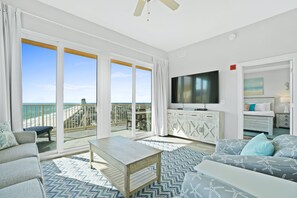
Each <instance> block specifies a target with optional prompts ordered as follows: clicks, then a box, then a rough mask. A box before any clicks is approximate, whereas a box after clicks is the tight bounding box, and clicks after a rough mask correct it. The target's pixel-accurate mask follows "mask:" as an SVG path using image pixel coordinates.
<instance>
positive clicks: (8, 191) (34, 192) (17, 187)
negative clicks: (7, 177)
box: [0, 179, 46, 198]
mask: <svg viewBox="0 0 297 198" xmlns="http://www.w3.org/2000/svg"><path fill="white" fill-rule="evenodd" d="M0 195H1V197H13V198H24V197H30V198H43V197H44V198H45V197H46V195H45V192H44V189H43V186H42V184H41V183H40V181H39V179H31V180H28V181H25V182H21V183H17V184H14V185H11V186H8V187H6V188H2V189H0Z"/></svg>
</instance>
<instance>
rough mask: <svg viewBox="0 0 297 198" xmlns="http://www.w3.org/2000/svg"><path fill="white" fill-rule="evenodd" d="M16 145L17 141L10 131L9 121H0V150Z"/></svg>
mask: <svg viewBox="0 0 297 198" xmlns="http://www.w3.org/2000/svg"><path fill="white" fill-rule="evenodd" d="M16 145H18V142H17V141H16V139H15V137H14V135H13V133H12V131H11V127H10V124H9V122H2V123H0V150H2V149H5V148H8V147H12V146H16Z"/></svg>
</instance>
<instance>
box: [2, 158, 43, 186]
mask: <svg viewBox="0 0 297 198" xmlns="http://www.w3.org/2000/svg"><path fill="white" fill-rule="evenodd" d="M0 173H1V179H0V189H1V188H4V187H7V186H10V185H13V184H17V183H20V182H24V181H27V180H30V179H34V178H38V179H40V181H42V172H41V167H40V164H39V160H38V158H37V157H29V158H23V159H19V160H15V161H11V162H7V163H3V164H0Z"/></svg>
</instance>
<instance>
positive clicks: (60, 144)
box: [21, 31, 102, 158]
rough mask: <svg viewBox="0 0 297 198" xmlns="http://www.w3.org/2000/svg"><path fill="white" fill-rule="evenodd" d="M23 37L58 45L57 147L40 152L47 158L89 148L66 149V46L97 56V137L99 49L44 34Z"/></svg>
mask: <svg viewBox="0 0 297 198" xmlns="http://www.w3.org/2000/svg"><path fill="white" fill-rule="evenodd" d="M21 38H22V39H28V40H32V41H36V42H40V43H44V44H49V45H53V46H56V47H57V58H56V61H57V63H56V125H57V126H56V132H57V140H56V149H54V150H51V151H47V152H43V153H40V156H41V157H42V158H47V156H53V157H55V156H59V155H64V154H68V153H71V152H75V151H81V150H87V149H88V148H89V146H88V145H85V146H80V147H75V148H71V149H67V150H64V119H63V110H64V48H70V49H73V50H77V51H81V52H86V53H89V54H93V55H96V56H97V59H96V61H97V63H96V105H97V108H96V109H97V129H96V138H99V136H100V134H99V133H98V131H99V130H98V128H99V127H98V126H100V124H102V123H101V122H100V120H99V119H98V118H99V104H100V99H99V98H100V97H99V95H98V93H99V73H100V71H99V70H100V67H101V66H100V53H99V50H98V49H94V48H91V47H87V46H84V45H80V44H74V43H72V42H68V41H65V40H62V39H58V38H54V37H50V36H46V35H43V34H39V33H35V32H29V31H22V33H21Z"/></svg>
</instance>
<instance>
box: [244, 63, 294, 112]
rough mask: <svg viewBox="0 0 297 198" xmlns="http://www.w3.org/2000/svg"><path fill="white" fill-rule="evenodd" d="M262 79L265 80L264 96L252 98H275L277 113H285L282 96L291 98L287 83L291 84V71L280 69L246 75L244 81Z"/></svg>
mask: <svg viewBox="0 0 297 198" xmlns="http://www.w3.org/2000/svg"><path fill="white" fill-rule="evenodd" d="M258 77H262V78H263V80H264V94H263V95H258V96H252V97H275V112H276V113H283V112H284V105H283V104H280V96H289V95H290V90H286V86H285V83H289V82H290V69H289V68H287V69H278V70H272V71H261V72H253V73H245V74H244V79H250V78H258Z"/></svg>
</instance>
